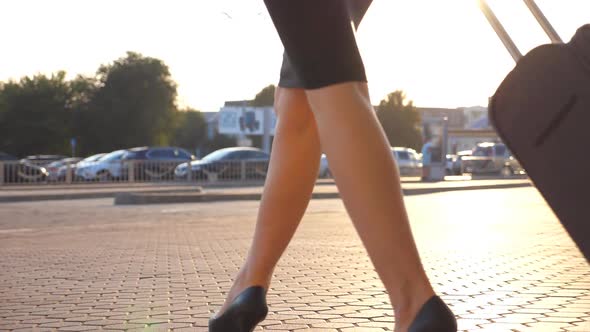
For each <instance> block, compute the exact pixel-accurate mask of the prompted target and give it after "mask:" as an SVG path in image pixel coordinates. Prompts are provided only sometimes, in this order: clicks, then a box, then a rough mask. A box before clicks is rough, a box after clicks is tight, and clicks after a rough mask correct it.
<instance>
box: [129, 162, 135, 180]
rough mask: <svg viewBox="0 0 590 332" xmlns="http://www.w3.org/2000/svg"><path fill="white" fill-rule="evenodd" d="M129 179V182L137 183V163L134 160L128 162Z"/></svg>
mask: <svg viewBox="0 0 590 332" xmlns="http://www.w3.org/2000/svg"><path fill="white" fill-rule="evenodd" d="M127 170H128V171H127V177H128V178H129V182H130V183H133V182H135V163H134V162H133V160H129V161H128V162H127Z"/></svg>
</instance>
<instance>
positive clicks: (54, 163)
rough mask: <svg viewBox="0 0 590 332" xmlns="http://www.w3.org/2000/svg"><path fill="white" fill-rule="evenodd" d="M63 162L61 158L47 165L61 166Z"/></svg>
mask: <svg viewBox="0 0 590 332" xmlns="http://www.w3.org/2000/svg"><path fill="white" fill-rule="evenodd" d="M63 164H65V162H64V161H63V160H58V161H54V162H52V163H50V164H49V165H47V167H61V166H62V165H63Z"/></svg>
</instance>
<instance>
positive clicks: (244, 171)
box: [240, 160, 246, 181]
mask: <svg viewBox="0 0 590 332" xmlns="http://www.w3.org/2000/svg"><path fill="white" fill-rule="evenodd" d="M241 163H242V165H241V166H242V167H240V175H241V177H240V179H241V180H242V181H244V180H246V161H245V160H242V161H241Z"/></svg>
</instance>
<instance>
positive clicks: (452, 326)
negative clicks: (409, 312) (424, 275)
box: [408, 295, 457, 332]
mask: <svg viewBox="0 0 590 332" xmlns="http://www.w3.org/2000/svg"><path fill="white" fill-rule="evenodd" d="M456 331H457V320H456V319H455V315H454V314H453V312H452V311H451V309H449V307H448V306H447V305H446V303H445V302H444V301H443V300H441V299H440V297H438V296H436V295H435V296H433V297H431V298H430V299H429V300H428V301H426V303H424V305H423V306H422V308H421V309H420V311H418V314H417V315H416V318H414V321H413V322H412V325H410V328H409V329H408V332H456Z"/></svg>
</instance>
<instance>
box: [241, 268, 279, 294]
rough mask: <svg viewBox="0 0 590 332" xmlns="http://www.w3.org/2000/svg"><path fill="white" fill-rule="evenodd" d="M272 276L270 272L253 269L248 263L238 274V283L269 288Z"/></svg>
mask: <svg viewBox="0 0 590 332" xmlns="http://www.w3.org/2000/svg"><path fill="white" fill-rule="evenodd" d="M271 278H272V271H270V273H267V272H262V273H261V272H260V269H253V268H251V267H250V266H248V264H246V265H244V266H243V267H242V268H241V269H240V271H239V272H238V275H237V276H236V280H235V281H236V283H238V284H240V285H243V286H262V287H264V288H265V289H268V287H269V285H270V281H271Z"/></svg>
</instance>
